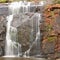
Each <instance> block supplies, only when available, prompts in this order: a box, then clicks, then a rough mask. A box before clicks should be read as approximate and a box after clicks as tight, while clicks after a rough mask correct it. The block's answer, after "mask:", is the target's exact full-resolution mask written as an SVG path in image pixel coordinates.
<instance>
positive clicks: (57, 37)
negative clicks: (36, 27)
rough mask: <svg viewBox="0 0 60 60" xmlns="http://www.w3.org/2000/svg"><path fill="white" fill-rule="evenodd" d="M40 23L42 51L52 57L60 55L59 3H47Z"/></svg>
mask: <svg viewBox="0 0 60 60" xmlns="http://www.w3.org/2000/svg"><path fill="white" fill-rule="evenodd" d="M43 15H44V22H43V23H42V24H41V26H40V28H41V33H42V35H43V37H42V51H43V53H44V54H46V55H48V56H49V57H51V54H53V57H52V58H57V57H60V27H59V26H60V4H55V5H48V6H46V9H45V11H44V13H43Z"/></svg>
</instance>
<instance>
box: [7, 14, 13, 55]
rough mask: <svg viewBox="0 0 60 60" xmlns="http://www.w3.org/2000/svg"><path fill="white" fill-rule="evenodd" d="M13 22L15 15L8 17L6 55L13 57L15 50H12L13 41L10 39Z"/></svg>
mask: <svg viewBox="0 0 60 60" xmlns="http://www.w3.org/2000/svg"><path fill="white" fill-rule="evenodd" d="M12 20H13V15H10V16H8V17H7V21H8V22H7V34H6V55H7V56H8V55H13V49H12V40H11V37H10V28H11V27H10V25H11V21H12Z"/></svg>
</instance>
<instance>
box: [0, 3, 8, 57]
mask: <svg viewBox="0 0 60 60" xmlns="http://www.w3.org/2000/svg"><path fill="white" fill-rule="evenodd" d="M7 11H8V8H7V7H6V5H4V4H3V5H1V4H0V56H3V55H4V53H5V52H4V50H5V39H6V38H5V37H6V16H7Z"/></svg>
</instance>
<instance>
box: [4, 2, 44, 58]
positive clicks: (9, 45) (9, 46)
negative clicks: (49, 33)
mask: <svg viewBox="0 0 60 60" xmlns="http://www.w3.org/2000/svg"><path fill="white" fill-rule="evenodd" d="M30 5H31V2H28V3H27V2H23V1H20V2H14V3H11V4H10V5H9V6H8V7H9V13H10V14H11V15H9V16H8V17H7V21H8V22H7V33H6V50H5V53H6V54H5V56H6V57H17V56H20V55H21V54H22V52H21V45H20V44H19V43H17V42H16V40H11V35H10V30H11V31H14V32H17V29H16V28H14V27H12V26H11V22H12V20H13V16H14V15H15V14H19V13H25V12H30V9H29V6H30ZM42 5H43V3H41V5H40V6H42ZM21 7H23V9H22V12H21V11H20V9H21ZM24 8H25V9H24ZM37 15H38V14H37ZM38 17H39V18H40V15H39V16H38ZM28 19H29V17H28V18H27V19H26V20H24V21H23V22H25V21H27V20H28ZM39 20H40V19H39ZM39 20H38V26H37V27H39ZM39 37H40V30H39V28H38V32H37V34H36V39H35V41H34V42H33V43H32V45H30V48H29V49H28V50H27V51H26V52H25V54H24V55H23V57H26V53H27V54H28V55H29V52H30V50H31V48H32V46H33V45H34V44H35V43H36V42H37V40H38V38H39ZM16 44H17V45H18V47H17V46H16ZM14 48H15V50H16V51H15V50H14ZM14 51H15V52H17V54H15V52H14Z"/></svg>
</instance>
